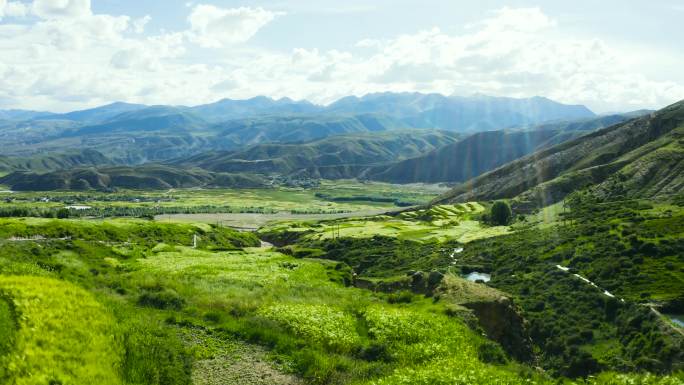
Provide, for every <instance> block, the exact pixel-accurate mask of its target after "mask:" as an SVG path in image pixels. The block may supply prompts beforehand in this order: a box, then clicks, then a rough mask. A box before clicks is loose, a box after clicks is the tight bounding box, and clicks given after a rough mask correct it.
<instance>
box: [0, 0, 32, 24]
mask: <svg viewBox="0 0 684 385" xmlns="http://www.w3.org/2000/svg"><path fill="white" fill-rule="evenodd" d="M27 14H28V7H27V6H26V4H24V3H22V2H19V1H7V0H0V20H1V19H2V18H3V16H7V17H24V16H26V15H27Z"/></svg>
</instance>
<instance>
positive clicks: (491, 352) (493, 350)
mask: <svg viewBox="0 0 684 385" xmlns="http://www.w3.org/2000/svg"><path fill="white" fill-rule="evenodd" d="M477 356H478V358H480V361H482V362H484V363H487V364H499V365H503V364H505V363H506V362H507V361H508V359H507V358H506V353H504V351H503V349H501V346H500V345H499V344H497V343H495V342H492V341H485V342H484V343H482V345H480V347H479V348H478V351H477Z"/></svg>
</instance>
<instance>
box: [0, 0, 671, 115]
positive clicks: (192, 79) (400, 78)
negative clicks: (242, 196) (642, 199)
mask: <svg viewBox="0 0 684 385" xmlns="http://www.w3.org/2000/svg"><path fill="white" fill-rule="evenodd" d="M681 20H684V1H681V0H650V1H645V0H644V1H637V0H602V1H600V2H598V1H593V0H592V1H588V0H574V1H495V0H479V1H477V2H475V1H460V0H444V1H442V0H422V1H409V0H376V1H357V0H344V1H342V0H338V1H331V0H317V1H303V0H301V1H300V0H288V1H286V0H272V1H232V0H225V1H219V0H215V1H211V0H202V1H187V0H186V1H176V0H148V1H142V0H92V1H91V0H33V1H31V0H0V109H11V108H20V109H31V110H48V111H54V112H64V111H71V110H77V109H84V108H89V107H94V106H98V105H102V104H106V103H110V102H114V101H126V102H133V103H145V104H172V105H197V104H203V103H209V102H214V101H217V100H220V99H223V98H231V99H245V98H250V97H253V96H257V95H266V96H269V97H272V98H276V99H277V98H281V97H289V98H292V99H307V100H310V101H312V102H314V103H319V104H327V103H330V102H332V101H334V100H336V99H338V98H340V97H343V96H347V95H357V96H361V95H364V94H366V93H371V92H385V91H394V92H404V91H410V92H414V91H417V92H426V93H427V92H438V93H442V94H444V95H452V94H455V95H471V94H476V93H480V94H487V95H494V96H508V97H531V96H545V97H548V98H551V99H553V100H557V101H559V102H563V103H570V104H584V105H586V106H588V107H589V108H591V109H592V110H594V111H595V112H615V111H630V110H635V109H641V108H652V109H656V108H660V107H663V106H665V105H668V104H670V103H673V102H675V101H678V100H680V99H684V70H682V69H683V68H684V67H683V66H682V63H684V23H682V22H681Z"/></svg>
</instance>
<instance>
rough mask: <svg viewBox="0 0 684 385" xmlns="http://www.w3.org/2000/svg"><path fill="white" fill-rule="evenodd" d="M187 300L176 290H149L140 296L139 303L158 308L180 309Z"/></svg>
mask: <svg viewBox="0 0 684 385" xmlns="http://www.w3.org/2000/svg"><path fill="white" fill-rule="evenodd" d="M184 304H185V300H184V299H183V298H182V297H181V296H179V295H178V293H176V292H175V291H174V290H171V289H164V290H161V291H148V292H146V293H143V294H141V295H140V297H138V305H140V306H148V307H153V308H157V309H172V310H180V309H181V308H182V307H183V305H184Z"/></svg>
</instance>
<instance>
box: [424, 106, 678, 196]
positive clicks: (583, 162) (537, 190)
mask: <svg viewBox="0 0 684 385" xmlns="http://www.w3.org/2000/svg"><path fill="white" fill-rule="evenodd" d="M682 130H684V102H679V103H676V104H673V105H671V106H669V107H666V108H664V109H662V110H660V111H657V112H655V113H653V114H650V115H648V116H644V117H641V118H636V119H633V120H630V121H628V122H625V123H621V124H618V125H615V126H612V127H608V128H605V129H602V130H599V131H596V132H593V133H590V134H587V135H585V136H582V137H580V138H577V139H574V140H571V141H569V142H565V143H562V144H560V145H557V146H554V147H551V148H549V149H545V150H541V151H539V152H536V153H534V154H532V155H529V156H527V157H525V158H522V159H520V160H517V161H514V162H511V163H509V164H507V165H505V166H503V167H500V168H498V169H496V170H494V171H491V172H489V173H486V174H484V175H482V176H480V177H477V178H474V179H472V180H470V181H468V182H466V183H463V184H462V185H459V186H457V187H455V188H454V189H453V190H452V191H450V192H449V193H447V194H445V195H444V196H442V197H441V198H439V199H438V200H437V201H438V202H458V201H469V200H490V199H499V198H513V197H518V198H519V199H518V200H519V201H524V202H532V203H533V204H535V205H546V204H549V203H553V202H557V201H559V200H561V199H563V197H565V196H566V195H568V194H569V193H571V192H573V191H576V190H578V189H581V188H584V187H587V186H594V185H598V186H597V187H596V188H597V189H598V190H600V191H603V194H604V195H624V196H633V197H635V196H639V197H656V196H660V195H670V194H673V193H676V192H678V191H679V188H680V186H681V183H682V182H681V172H680V167H681V159H682V154H683V152H682V145H683V143H682V141H681V137H682V132H683V131H682Z"/></svg>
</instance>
